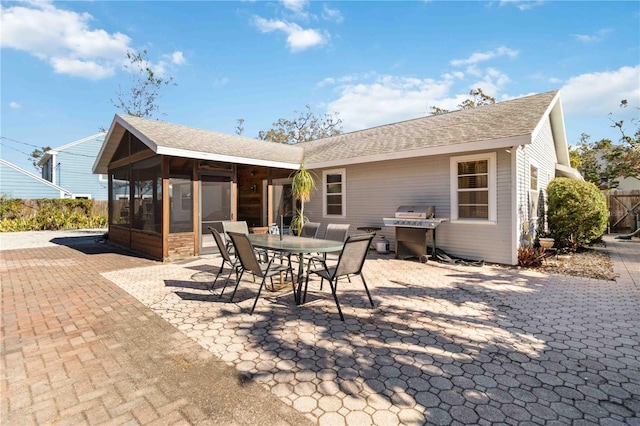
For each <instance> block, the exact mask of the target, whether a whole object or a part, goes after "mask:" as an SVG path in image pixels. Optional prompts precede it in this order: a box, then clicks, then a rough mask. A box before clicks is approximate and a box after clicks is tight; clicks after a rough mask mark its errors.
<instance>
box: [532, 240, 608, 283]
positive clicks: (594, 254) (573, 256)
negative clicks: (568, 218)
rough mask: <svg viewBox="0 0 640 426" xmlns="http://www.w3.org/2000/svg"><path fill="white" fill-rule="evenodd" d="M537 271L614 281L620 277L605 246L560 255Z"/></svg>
mask: <svg viewBox="0 0 640 426" xmlns="http://www.w3.org/2000/svg"><path fill="white" fill-rule="evenodd" d="M531 269H535V270H537V271H540V272H544V273H547V274H562V275H573V276H578V277H588V278H595V279H600V280H609V281H613V280H615V279H616V277H617V276H618V275H617V274H616V273H614V272H613V264H612V263H611V259H610V258H609V254H608V253H607V251H606V248H605V247H604V246H597V247H587V248H581V249H580V250H579V251H578V252H576V253H558V255H557V256H551V257H548V258H546V259H545V261H544V262H543V263H542V265H541V266H539V267H536V268H531Z"/></svg>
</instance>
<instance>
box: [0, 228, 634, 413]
mask: <svg viewBox="0 0 640 426" xmlns="http://www.w3.org/2000/svg"><path fill="white" fill-rule="evenodd" d="M608 241H609V243H608V247H607V250H609V251H610V252H611V253H612V258H613V260H614V262H615V268H616V272H618V273H619V274H620V278H619V279H618V280H617V281H615V282H614V281H602V280H593V279H585V278H576V277H568V276H557V275H543V274H539V273H535V272H530V271H523V270H516V269H510V268H503V267H496V266H488V265H487V266H483V267H465V266H458V267H454V266H449V265H442V264H436V263H431V262H430V263H427V264H420V263H417V262H411V261H399V260H394V259H393V258H392V256H380V255H376V254H372V256H371V258H370V259H368V260H367V262H366V264H365V274H366V276H367V279H368V280H367V282H368V284H369V285H370V288H371V292H372V295H373V298H374V301H375V302H376V305H377V306H376V307H375V308H374V309H371V308H370V307H368V300H367V298H366V294H365V293H364V290H363V288H362V285H361V284H360V282H359V280H358V278H354V279H353V283H352V284H349V283H348V282H346V281H344V282H342V281H341V282H340V285H341V290H340V291H341V299H340V300H341V305H342V307H343V311H344V314H345V318H346V321H345V322H342V321H340V320H339V318H338V315H337V311H336V308H335V305H334V303H333V300H332V298H331V296H330V293H329V292H328V286H327V285H325V287H324V290H323V291H319V286H318V285H317V284H318V281H315V282H313V283H310V288H311V287H312V288H313V292H312V293H311V294H310V296H311V302H310V303H307V304H306V305H304V306H295V305H294V304H293V296H292V295H291V294H290V293H287V292H286V289H284V290H283V291H281V292H271V293H269V292H267V293H266V294H265V295H264V297H261V299H260V301H259V302H258V306H257V308H256V312H255V313H254V315H249V314H248V313H247V312H248V311H249V309H250V306H251V304H252V303H253V298H254V295H255V290H256V288H257V285H254V284H252V283H251V281H250V280H249V281H243V283H242V284H241V286H240V289H239V290H238V293H237V294H236V302H237V303H225V297H226V296H225V297H223V299H219V298H218V294H219V290H220V286H218V287H217V289H216V290H214V293H213V294H212V293H211V292H209V291H208V290H207V288H208V286H209V285H210V283H211V281H210V280H211V278H212V276H213V274H214V273H215V272H216V271H217V266H218V265H219V264H220V261H219V259H217V258H215V257H210V256H207V257H204V258H201V259H196V260H193V261H185V262H180V263H173V264H160V263H157V262H153V261H149V260H145V259H140V258H136V257H132V256H127V255H126V254H121V253H119V252H118V250H114V249H113V247H111V246H110V245H108V244H107V245H93V246H92V245H87V246H82V247H79V246H77V247H76V248H71V247H64V246H63V247H45V248H33V249H26V250H11V251H3V252H2V254H1V257H2V264H1V271H0V272H1V275H0V278H1V279H2V290H3V295H2V305H3V306H2V308H3V312H2V317H3V324H2V363H3V364H2V370H3V373H2V406H1V407H2V423H3V424H15V423H20V424H28V423H31V424H34V423H39V424H42V423H67V424H77V423H91V424H93V423H100V422H110V423H126V422H129V421H131V422H134V423H140V424H147V423H153V422H157V423H173V422H184V423H203V424H206V423H212V424H296V425H297V424H303V423H304V422H309V423H318V424H322V425H334V424H352V425H356V424H357V425H360V424H378V425H391V424H424V423H428V424H493V423H504V424H524V423H531V424H545V423H548V424H552V423H558V424H570V423H576V424H579V423H582V424H589V423H591V424H640V420H639V417H640V280H639V277H640V261H639V260H638V259H639V258H640V243H638V242H637V241H631V242H621V241H613V240H611V239H609V240H608ZM289 289H290V288H289ZM227 293H230V292H227ZM227 293H225V295H226V294H227Z"/></svg>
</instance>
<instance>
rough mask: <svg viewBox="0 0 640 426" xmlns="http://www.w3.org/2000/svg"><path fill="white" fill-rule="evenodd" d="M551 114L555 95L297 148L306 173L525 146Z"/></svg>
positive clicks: (556, 99)
mask: <svg viewBox="0 0 640 426" xmlns="http://www.w3.org/2000/svg"><path fill="white" fill-rule="evenodd" d="M554 108H560V102H559V97H558V92H557V91H553V92H547V93H541V94H538V95H532V96H526V97H523V98H518V99H512V100H509V101H504V102H499V103H496V104H492V105H485V106H483V107H481V108H474V109H467V110H461V111H454V112H449V113H445V114H439V115H432V116H428V117H422V118H416V119H414V120H408V121H402V122H399V123H393V124H387V125H384V126H378V127H374V128H371V129H365V130H360V131H357V132H352V133H345V134H342V135H338V136H334V137H331V138H326V139H319V140H315V141H309V142H304V143H302V144H300V145H301V146H303V147H304V148H305V158H304V159H305V165H306V166H307V168H321V167H331V166H339V165H344V164H350V163H363V162H370V161H381V160H387V159H392V158H406V157H417V156H424V155H436V154H450V153H455V152H469V151H474V150H482V149H491V148H501V147H510V146H514V145H525V144H529V143H531V141H532V140H533V137H534V135H535V132H536V129H537V128H538V127H539V126H540V125H541V123H542V122H543V120H544V118H545V117H546V116H547V115H549V114H551V111H552V110H553V109H554ZM554 116H555V117H556V122H553V123H552V126H554V127H556V126H557V127H560V129H559V131H558V132H557V133H554V137H555V138H556V139H560V144H561V145H562V144H564V145H565V148H564V149H565V150H566V149H567V148H566V136H565V131H564V123H563V122H561V121H562V115H561V114H559V115H558V114H555V115H554ZM558 119H559V121H560V122H558ZM556 148H558V147H556ZM560 148H562V147H561V146H560ZM567 161H568V154H567ZM567 164H568V163H567Z"/></svg>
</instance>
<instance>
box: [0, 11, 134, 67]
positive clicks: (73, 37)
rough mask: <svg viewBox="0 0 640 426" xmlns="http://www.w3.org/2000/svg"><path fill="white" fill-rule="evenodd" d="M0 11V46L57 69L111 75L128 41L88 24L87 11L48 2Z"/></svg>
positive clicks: (126, 47) (126, 37)
mask: <svg viewBox="0 0 640 426" xmlns="http://www.w3.org/2000/svg"><path fill="white" fill-rule="evenodd" d="M27 5H28V6H29V7H27ZM1 12H2V13H1V16H2V30H1V35H2V37H1V41H0V43H1V46H2V47H3V48H5V47H6V48H13V49H17V50H22V51H26V52H28V53H30V54H32V55H34V56H36V57H37V58H39V59H41V60H43V61H47V62H49V64H50V65H51V66H52V67H53V69H54V71H55V72H58V73H65V74H70V75H74V76H80V77H84V78H89V79H99V78H104V77H108V76H110V75H113V74H114V72H115V68H116V66H117V65H119V64H121V63H122V58H123V57H124V55H125V53H126V51H127V49H128V48H129V43H130V42H131V39H130V38H129V37H128V36H127V35H125V34H122V33H113V34H110V33H108V32H106V31H105V30H102V29H92V28H90V25H89V24H90V23H91V21H92V20H93V17H92V16H91V15H90V14H88V13H77V12H73V11H68V10H63V9H58V8H56V7H55V6H54V5H52V4H50V3H47V2H31V3H21V5H19V6H11V7H8V8H7V7H2V8H1Z"/></svg>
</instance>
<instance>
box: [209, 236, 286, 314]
mask: <svg viewBox="0 0 640 426" xmlns="http://www.w3.org/2000/svg"><path fill="white" fill-rule="evenodd" d="M228 235H229V238H231V242H232V243H233V246H234V247H235V250H236V251H235V252H236V256H237V257H238V259H239V260H240V274H239V276H238V279H237V281H236V286H235V288H234V289H233V293H232V294H231V298H230V299H229V301H230V302H231V301H233V298H234V296H235V294H236V290H238V284H240V281H241V280H242V275H243V274H244V272H245V271H249V272H252V273H253V275H254V276H257V277H259V278H262V281H261V282H260V287H259V288H258V294H257V295H256V300H255V301H254V302H253V307H252V308H251V312H250V313H253V311H254V310H255V308H256V305H257V304H258V299H259V298H260V293H261V292H262V288H263V287H264V285H265V281H266V279H267V278H271V285H272V287H273V276H274V275H276V274H280V273H281V272H285V278H286V273H287V271H291V287H292V288H293V292H294V295H295V290H296V288H295V280H294V278H293V269H292V268H291V265H286V266H285V265H282V264H278V263H274V259H271V260H269V261H268V262H261V261H260V257H259V255H258V253H257V252H256V250H255V248H254V247H253V244H252V243H251V240H250V239H249V237H248V236H247V234H243V233H241V232H229V233H228ZM223 291H224V290H223ZM221 296H222V294H221Z"/></svg>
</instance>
